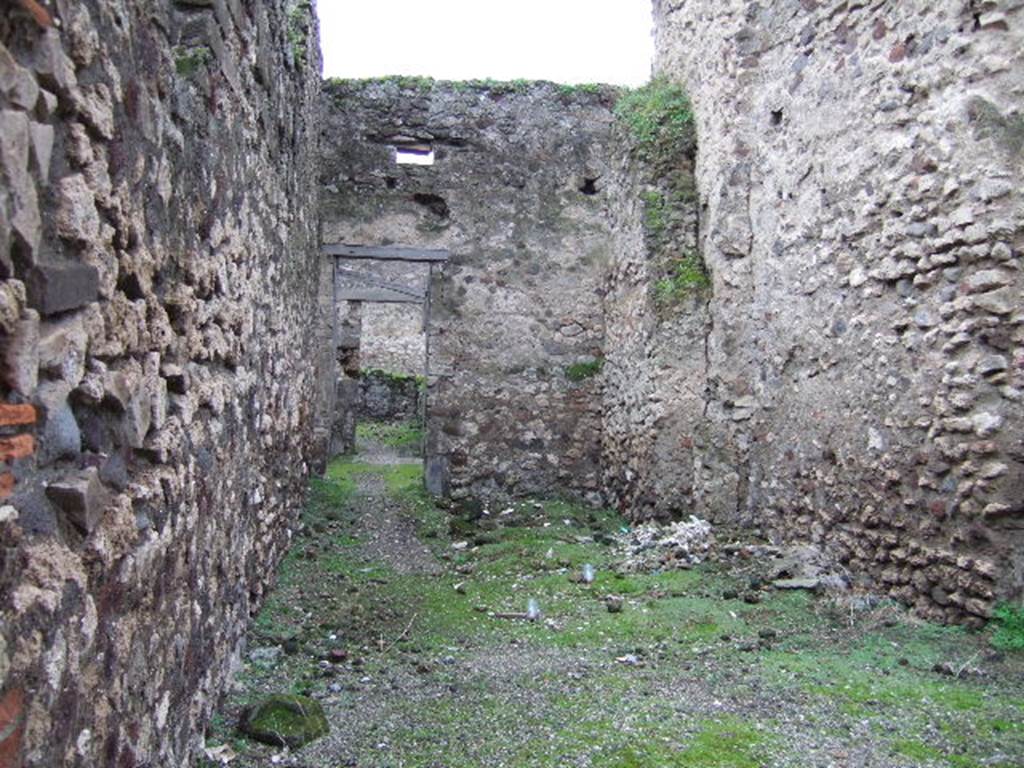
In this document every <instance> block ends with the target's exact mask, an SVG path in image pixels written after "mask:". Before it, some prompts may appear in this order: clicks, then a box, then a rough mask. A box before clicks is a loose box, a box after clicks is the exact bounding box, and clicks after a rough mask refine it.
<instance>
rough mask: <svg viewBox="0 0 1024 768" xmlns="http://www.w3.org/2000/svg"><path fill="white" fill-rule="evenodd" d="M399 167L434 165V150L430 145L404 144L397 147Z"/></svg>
mask: <svg viewBox="0 0 1024 768" xmlns="http://www.w3.org/2000/svg"><path fill="white" fill-rule="evenodd" d="M395 162H396V163H397V164H398V165H433V164H434V148H433V147H431V146H430V145H429V144H403V145H401V146H396V147H395Z"/></svg>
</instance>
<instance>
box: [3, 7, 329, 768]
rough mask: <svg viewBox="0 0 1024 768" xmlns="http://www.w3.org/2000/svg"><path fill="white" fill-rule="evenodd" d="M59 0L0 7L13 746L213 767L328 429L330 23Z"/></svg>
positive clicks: (6, 591)
mask: <svg viewBox="0 0 1024 768" xmlns="http://www.w3.org/2000/svg"><path fill="white" fill-rule="evenodd" d="M49 5H50V7H51V8H53V9H55V13H56V16H57V17H58V19H59V21H60V26H59V27H53V26H41V25H40V23H39V22H42V23H44V24H45V22H46V19H45V17H40V19H39V22H36V21H33V20H32V18H31V17H29V16H28V15H26V14H24V13H23V12H21V11H20V10H17V5H16V4H14V3H8V4H7V5H6V7H5V10H4V14H3V18H2V20H0V40H2V45H0V162H2V172H3V177H4V178H3V183H2V184H0V333H2V336H0V346H2V370H0V401H2V404H0V429H2V430H3V432H2V434H0V446H2V456H0V458H2V460H3V462H4V466H3V468H2V469H3V473H2V475H0V495H2V498H3V502H2V506H0V541H2V545H0V546H2V548H0V601H2V622H0V762H2V763H3V764H4V765H5V766H7V765H19V764H22V762H24V764H25V765H29V766H40V767H42V766H47V767H49V766H58V765H61V766H99V765H124V766H157V765H159V766H179V765H185V764H188V758H189V756H190V754H191V753H192V752H193V750H194V748H195V746H196V744H197V742H198V741H200V740H201V738H202V735H201V734H202V724H203V722H204V720H205V718H206V717H207V716H208V714H209V713H210V711H211V708H212V706H213V705H214V703H215V697H216V695H217V693H218V692H219V690H220V689H221V686H222V684H223V682H224V680H225V676H226V674H227V672H228V667H229V664H230V660H231V657H232V655H233V654H234V653H235V652H236V651H237V646H238V643H239V640H240V638H241V636H242V632H243V629H244V627H245V624H246V622H247V620H248V619H249V617H250V615H251V614H252V613H253V611H254V610H255V608H256V607H257V605H258V603H259V602H260V598H261V594H262V591H263V589H264V587H265V585H266V584H267V582H268V579H269V577H270V574H271V573H272V572H273V569H274V566H275V564H276V562H277V560H278V558H279V557H280V556H281V554H282V553H283V551H284V548H285V547H286V545H287V543H288V539H289V535H290V533H289V524H290V523H291V522H293V521H294V519H295V515H296V513H297V509H298V507H299V505H300V504H301V503H302V497H303V489H304V485H305V479H306V477H307V474H308V472H309V462H310V461H311V460H312V459H313V458H314V457H315V455H316V453H317V448H318V446H316V445H315V441H314V438H313V426H314V410H315V409H316V407H317V403H318V392H320V393H323V389H322V388H318V387H317V383H316V382H317V380H318V378H319V370H318V368H319V367H320V366H319V365H318V362H317V361H318V349H325V348H326V349H329V347H327V346H326V345H325V344H323V343H321V342H323V341H324V340H323V339H318V338H317V334H318V333H319V334H321V335H322V334H323V333H325V332H326V329H327V328H328V327H329V325H330V324H329V323H326V324H325V323H322V322H320V321H319V320H318V318H317V316H316V313H317V311H318V299H319V298H323V296H322V294H321V293H320V292H318V282H319V281H318V274H319V271H320V264H319V262H318V259H319V257H318V242H317V231H316V186H315V184H314V183H312V181H313V179H314V160H315V152H316V144H317V139H318V132H317V129H316V128H317V127H316V124H315V123H316V120H315V118H316V110H317V106H318V104H319V102H318V99H317V97H318V91H319V82H318V80H319V78H318V76H317V70H318V63H319V62H318V58H319V56H318V52H317V50H316V30H315V22H314V21H313V20H312V18H311V15H310V10H309V4H297V5H296V4H294V3H288V2H285V0H271V1H269V2H261V3H241V2H238V1H237V0H175V1H174V2H169V1H165V0H160V1H159V2H157V1H156V0H141V1H140V0H132V2H128V1H127V0H102V1H100V0H85V1H83V2H72V1H71V0H56V2H54V3H50V4H49ZM325 436H326V432H325V431H324V432H323V434H322V435H321V439H325Z"/></svg>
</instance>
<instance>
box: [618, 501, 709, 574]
mask: <svg viewBox="0 0 1024 768" xmlns="http://www.w3.org/2000/svg"><path fill="white" fill-rule="evenodd" d="M714 543H715V537H714V534H713V533H712V530H711V523H709V522H708V521H706V520H701V519H700V518H698V517H694V516H692V515H691V516H690V519H689V520H680V521H678V522H675V523H671V524H669V525H659V524H657V523H646V524H644V525H638V526H636V527H635V528H633V529H631V530H628V531H625V532H623V533H621V534H619V535H618V536H617V537H616V550H617V551H618V552H619V554H620V555H622V557H623V568H624V569H625V570H627V571H652V570H658V569H663V568H667V569H674V568H682V569H685V568H692V567H693V566H694V565H697V564H698V563H701V562H703V561H704V560H705V559H706V558H707V556H708V553H709V552H710V550H711V547H712V546H713V545H714Z"/></svg>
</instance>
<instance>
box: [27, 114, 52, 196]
mask: <svg viewBox="0 0 1024 768" xmlns="http://www.w3.org/2000/svg"><path fill="white" fill-rule="evenodd" d="M29 132H30V133H31V135H32V160H33V162H34V163H35V167H36V172H37V173H38V174H39V181H40V183H41V184H42V185H43V186H44V187H45V186H46V185H47V184H48V183H49V181H50V159H51V157H52V156H53V139H54V130H53V126H52V125H45V124H43V123H32V124H31V125H29Z"/></svg>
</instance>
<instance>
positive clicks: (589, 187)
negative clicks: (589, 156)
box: [579, 176, 601, 195]
mask: <svg viewBox="0 0 1024 768" xmlns="http://www.w3.org/2000/svg"><path fill="white" fill-rule="evenodd" d="M600 178H601V177H600V176H584V177H583V181H582V183H581V184H580V186H579V190H580V192H582V193H583V194H584V195H596V194H597V193H598V189H597V181H598V179H600Z"/></svg>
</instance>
